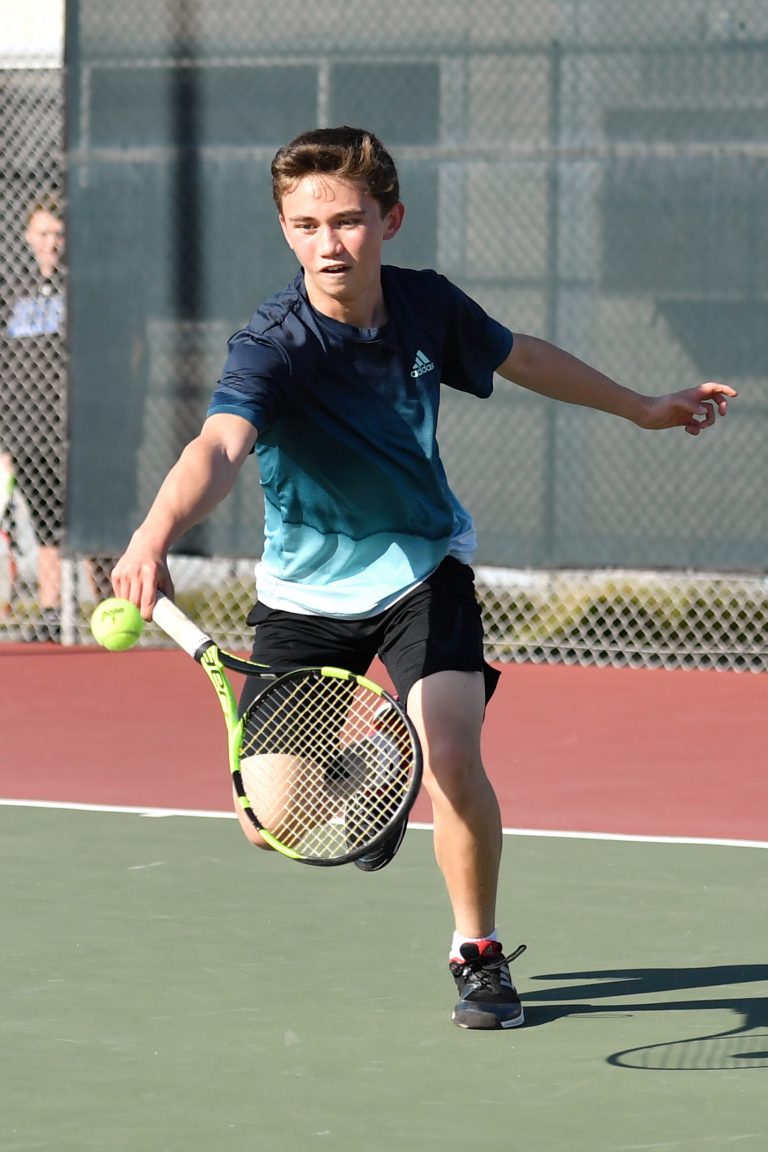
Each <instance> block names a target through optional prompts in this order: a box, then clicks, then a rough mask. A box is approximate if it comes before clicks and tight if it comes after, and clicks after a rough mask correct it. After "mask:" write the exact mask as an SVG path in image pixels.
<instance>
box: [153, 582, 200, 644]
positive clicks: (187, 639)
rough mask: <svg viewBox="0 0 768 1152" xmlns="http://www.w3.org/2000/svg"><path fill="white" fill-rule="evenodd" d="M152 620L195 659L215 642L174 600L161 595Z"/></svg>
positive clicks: (156, 602) (156, 603)
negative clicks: (202, 650)
mask: <svg viewBox="0 0 768 1152" xmlns="http://www.w3.org/2000/svg"><path fill="white" fill-rule="evenodd" d="M152 619H153V620H154V622H155V624H158V625H159V626H160V627H161V628H162V630H163V632H165V634H166V636H170V638H171V640H175V641H176V643H177V644H178V646H179V648H183V649H184V651H185V652H186V653H187V655H188V656H192V657H193V659H194V658H195V657H196V656H197V655H198V654H199V652H200V650H201V649H203V648H207V647H208V645H210V644H212V643H213V641H212V639H211V637H210V636H209V635H208V633H207V632H203V630H202V629H201V628H198V626H197V624H195V622H194V621H193V620H190V619H189V617H188V616H185V615H184V613H183V612H182V610H181V608H177V606H176V605H175V604H174V602H173V600H169V599H168V597H167V596H163V595H162V593H160V594H159V595H158V597H157V600H156V601H155V606H154V608H153V609H152Z"/></svg>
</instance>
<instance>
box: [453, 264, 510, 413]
mask: <svg viewBox="0 0 768 1152" xmlns="http://www.w3.org/2000/svg"><path fill="white" fill-rule="evenodd" d="M445 285H446V288H447V291H448V308H449V312H450V316H449V322H448V327H447V332H446V342H445V357H444V361H443V383H444V384H446V385H448V387H449V388H456V389H458V390H459V391H460V392H470V393H471V394H472V395H474V396H480V397H482V398H485V397H487V396H490V395H491V392H492V391H493V374H494V372H495V371H496V369H497V368H498V367H499V365H500V364H503V363H504V361H505V360H506V358H507V356H508V355H509V353H510V351H511V349H512V344H513V342H514V336H513V334H512V332H511V331H510V330H509V328H506V327H505V326H504V325H503V324H500V323H499V322H498V320H494V319H493V318H492V317H491V316H489V315H488V313H487V312H485V311H484V309H483V308H481V307H480V305H479V304H478V303H477V302H476V301H475V300H472V299H471V297H469V296H467V295H466V294H465V293H464V292H462V291H461V289H460V288H457V287H456V285H455V284H451V282H450V281H448V280H446V281H445Z"/></svg>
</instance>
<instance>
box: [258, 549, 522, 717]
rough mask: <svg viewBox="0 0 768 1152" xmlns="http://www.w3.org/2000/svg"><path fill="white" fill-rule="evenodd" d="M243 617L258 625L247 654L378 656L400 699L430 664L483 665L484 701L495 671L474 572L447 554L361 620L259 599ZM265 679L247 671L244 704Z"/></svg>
mask: <svg viewBox="0 0 768 1152" xmlns="http://www.w3.org/2000/svg"><path fill="white" fill-rule="evenodd" d="M247 622H248V624H250V625H253V626H254V628H255V634H254V641H253V649H252V653H251V658H252V659H253V660H255V661H256V662H257V663H259V664H267V665H269V667H270V669H271V670H272V671H277V672H288V671H290V669H292V668H304V667H316V666H319V665H325V664H328V665H331V666H333V667H335V668H346V669H347V670H348V671H349V672H354V673H356V674H357V675H365V673H366V672H367V671H368V669H369V667H370V665H371V663H372V661H373V659H374V658H375V657H376V656H378V657H379V658H380V659H381V661H382V663H383V664H384V666H385V668H386V669H387V671H388V673H389V675H390V677H391V678H392V683H393V684H394V686H395V691H396V692H397V694H398V696H399V697H400V699H401V700H403V701H405V700H406V699H407V698H408V693H409V692H410V690H411V688H412V687H413V686H414V684H416V683H417V681H419V680H422V679H423V678H424V677H425V676H431V675H432V674H433V673H434V672H448V671H453V672H482V673H483V674H484V676H485V699H486V703H487V702H488V700H490V698H491V696H492V695H493V693H494V691H495V689H496V684H497V681H498V679H499V675H500V673H499V672H497V671H496V669H495V668H492V667H491V666H490V665H489V664H487V663H486V661H485V657H484V653H483V621H482V614H481V610H480V605H479V604H478V601H477V597H476V596H475V576H474V572H473V571H472V569H471V568H470V567H469V565H468V564H462V563H461V562H460V561H458V560H456V559H454V558H453V557H452V556H448V557H446V559H445V560H443V562H442V564H441V565H440V566H439V568H437V569H436V570H435V571H434V572H433V573H432V575H431V576H429V577H428V578H427V579H426V580H425V581H424V582H423V583H422V584H419V586H418V587H417V588H414V590H413V591H412V592H409V593H408V595H407V596H404V597H403V599H402V600H398V601H397V603H396V604H393V605H392V607H391V608H387V609H386V611H384V612H380V613H379V614H378V615H377V616H371V617H369V618H367V619H365V620H339V619H337V618H334V617H329V616H307V615H304V614H302V613H299V612H284V611H282V610H281V609H277V608H268V607H267V606H266V605H265V604H256V605H255V606H254V607H253V608H252V609H251V611H250V612H249V614H248V618H247ZM262 687H263V684H262V683H261V682H260V681H259V679H258V677H250V676H249V677H248V678H247V679H246V682H245V686H244V689H243V696H242V699H241V707H243V708H244V707H246V705H247V704H248V703H250V701H251V700H252V699H253V698H254V696H256V695H258V693H259V691H260V690H261V688H262Z"/></svg>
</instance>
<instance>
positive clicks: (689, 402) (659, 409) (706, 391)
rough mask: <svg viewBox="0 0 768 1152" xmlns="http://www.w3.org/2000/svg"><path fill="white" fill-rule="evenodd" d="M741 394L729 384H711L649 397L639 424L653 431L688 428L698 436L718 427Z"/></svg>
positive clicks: (693, 434)
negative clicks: (718, 419) (719, 417)
mask: <svg viewBox="0 0 768 1152" xmlns="http://www.w3.org/2000/svg"><path fill="white" fill-rule="evenodd" d="M737 395H738V393H737V392H736V391H735V389H733V388H731V387H730V386H729V385H728V384H717V383H715V382H714V381H710V382H709V383H707V384H700V385H699V386H698V388H686V389H684V390H683V391H682V392H671V393H669V395H667V396H649V397H647V405H646V407H645V412H644V414H643V416H642V418H641V419H640V420H639V421H638V424H639V425H640V427H641V428H651V429H659V428H685V430H686V432H688V433H689V434H690V435H691V436H698V434H699V432H701V431H702V430H703V429H704V428H709V427H710V426H711V425H712V424H714V423H715V420H716V419H717V417H718V416H725V414H726V412H727V410H728V400H729V398H731V397H733V396H737Z"/></svg>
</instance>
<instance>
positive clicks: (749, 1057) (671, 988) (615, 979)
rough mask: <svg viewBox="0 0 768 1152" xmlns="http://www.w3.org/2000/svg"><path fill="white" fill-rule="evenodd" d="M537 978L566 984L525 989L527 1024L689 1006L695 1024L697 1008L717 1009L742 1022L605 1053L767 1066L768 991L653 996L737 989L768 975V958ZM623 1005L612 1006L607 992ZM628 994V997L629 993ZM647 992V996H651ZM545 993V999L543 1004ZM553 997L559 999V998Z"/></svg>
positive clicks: (657, 1060) (632, 1062)
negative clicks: (741, 962) (706, 1032)
mask: <svg viewBox="0 0 768 1152" xmlns="http://www.w3.org/2000/svg"><path fill="white" fill-rule="evenodd" d="M529 980H531V981H533V982H537V981H545V980H556V981H558V982H563V981H565V982H566V983H565V985H564V986H562V987H559V988H554V989H550V990H549V991H547V992H537V991H530V990H529V991H527V993H526V996H525V1017H526V1027H527V1028H529V1029H531V1028H537V1027H541V1026H543V1025H547V1024H553V1023H554V1022H555V1021H559V1020H562V1019H564V1018H566V1017H570V1016H591V1015H592V1016H599V1017H603V1018H604V1017H605V1015H606V1014H610V1013H616V1014H617V1015H620V1016H622V1015H623V1016H626V1015H627V1014H630V1015H632V1016H636V1015H638V1014H640V1013H644V1012H649V1013H660V1012H661V1013H669V1012H684V1013H686V1014H689V1019H690V1021H691V1024H692V1026H693V1027H695V1026H696V1016H697V1014H699V1015H701V1016H703V1017H706V1018H707V1019H709V1018H710V1016H711V1013H712V1012H729V1013H732V1014H733V1015H734V1016H737V1017H741V1023H740V1025H739V1027H736V1028H730V1029H727V1030H725V1031H719V1032H715V1033H712V1034H709V1035H705V1036H699V1037H694V1038H692V1039H691V1038H686V1039H682V1040H672V1041H665V1042H664V1043H663V1044H651V1045H645V1046H643V1047H640V1048H637V1049H627V1050H626V1051H623V1052H618V1053H614V1054H613V1055H611V1056H609V1057H607V1060H608V1063H609V1064H613V1065H615V1066H617V1067H622V1068H637V1069H647V1068H665V1069H677V1070H678V1071H693V1070H697V1069H698V1070H706V1069H712V1070H715V1069H722V1068H742V1069H745V1070H746V1069H754V1068H764V1069H768V999H766V997H765V996H763V995H759V996H751V997H750V996H740V995H737V996H723V997H706V998H702V999H693V1000H689V999H686V1000H675V999H666V998H665V999H662V1000H658V999H652V998H654V997H657V996H659V994H664V993H669V992H675V991H685V992H690V991H692V990H695V989H704V988H707V989H711V988H718V987H722V988H727V989H734V990H735V989H736V988H737V987H738V986H739V985H740V984H751V983H760V982H766V981H768V964H748V965H736V964H728V965H720V966H713V967H708V968H639V969H627V970H625V969H616V970H613V971H596V972H557V973H550V974H547V975H541V976H530V977H529ZM617 998H622V1002H621V1003H620V1004H618V1005H617V1004H613V1003H612V1004H611V1005H609V1006H607V1005H605V1004H604V1003H601V1001H603V1000H605V999H610V1000H611V1001H615V1000H616V999H617ZM624 998H626V999H624ZM646 998H649V999H646ZM541 1000H546V1001H547V1002H546V1003H541V1002H540V1001H541ZM552 1001H555V1002H554V1003H553V1002H552Z"/></svg>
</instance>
